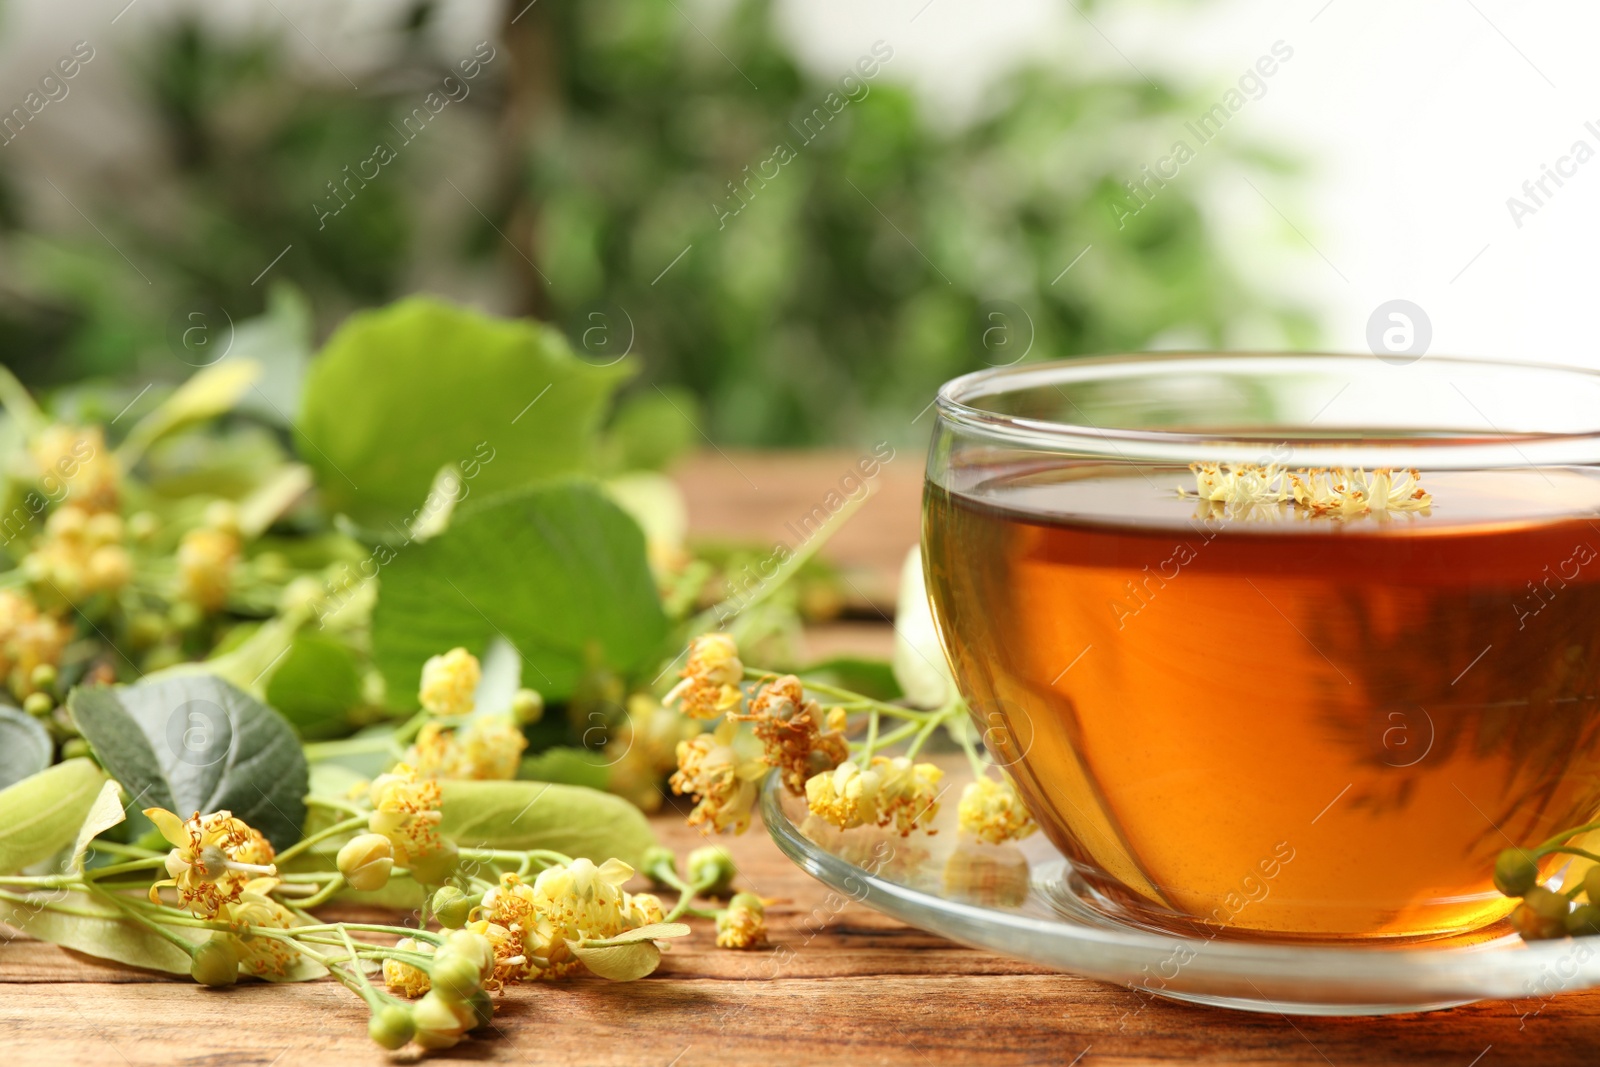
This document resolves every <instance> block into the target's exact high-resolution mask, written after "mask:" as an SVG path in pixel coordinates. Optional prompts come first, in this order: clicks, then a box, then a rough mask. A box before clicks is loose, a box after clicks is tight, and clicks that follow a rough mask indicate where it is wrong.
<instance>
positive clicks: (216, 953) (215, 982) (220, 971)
mask: <svg viewBox="0 0 1600 1067" xmlns="http://www.w3.org/2000/svg"><path fill="white" fill-rule="evenodd" d="M189 974H190V976H191V977H193V978H194V980H195V981H196V982H199V983H200V984H201V985H208V986H214V987H220V986H230V985H233V983H235V982H237V981H238V980H239V950H238V949H237V948H235V947H234V943H233V937H232V935H230V934H222V933H214V934H212V935H211V936H210V937H209V938H207V939H206V940H205V941H203V942H201V943H200V946H199V947H198V948H196V949H195V950H194V962H193V963H191V964H190V965H189Z"/></svg>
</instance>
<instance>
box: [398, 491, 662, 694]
mask: <svg viewBox="0 0 1600 1067" xmlns="http://www.w3.org/2000/svg"><path fill="white" fill-rule="evenodd" d="M380 583H381V591H380V593H379V596H378V604H377V607H376V608H375V609H374V611H373V615H372V654H373V659H374V661H375V662H376V663H377V665H378V668H379V670H380V671H382V673H383V677H384V680H385V681H386V682H387V683H388V692H389V701H390V703H391V704H395V705H399V706H407V705H410V706H415V703H416V691H417V678H418V674H419V672H420V670H421V668H422V664H423V663H424V662H425V661H426V660H427V658H428V657H429V656H433V655H437V654H439V653H441V652H444V651H445V650H447V649H450V648H454V647H456V646H458V645H459V646H462V647H465V648H466V649H468V650H469V651H471V652H474V653H478V654H482V653H483V652H484V650H485V649H486V648H487V647H488V646H489V644H490V642H491V641H492V640H493V639H494V638H496V637H503V638H505V639H506V640H507V641H509V642H510V643H511V644H512V645H513V646H514V647H515V648H516V650H517V652H518V653H520V654H521V656H522V682H523V684H524V685H529V686H532V687H533V688H535V689H537V690H539V691H540V692H541V693H543V694H544V697H545V699H546V700H549V701H561V700H565V699H566V698H568V697H570V696H571V695H572V693H573V691H574V690H575V689H576V688H577V684H578V681H579V679H580V678H581V677H582V676H583V675H584V674H585V673H586V672H587V671H589V670H592V669H594V668H595V667H597V666H603V667H608V668H610V669H612V670H614V671H616V672H618V673H619V674H622V675H625V676H626V675H639V674H641V673H642V672H644V671H647V670H649V669H650V668H651V667H652V666H653V665H654V664H655V663H657V662H658V661H659V660H660V658H661V653H662V649H663V644H664V642H665V639H666V634H667V619H666V615H665V614H664V613H663V612H662V610H661V599H660V597H659V595H658V594H657V592H656V586H655V580H654V579H653V578H652V577H651V575H650V567H649V564H648V562H647V561H646V558H645V543H644V536H643V534H641V533H640V531H639V527H638V526H637V525H636V524H635V523H634V522H633V520H632V519H630V518H628V516H627V515H626V514H624V513H623V512H622V510H621V509H619V508H618V507H617V506H616V505H615V504H613V503H611V502H610V501H609V500H607V499H606V498H605V497H604V496H603V495H602V494H601V493H600V492H599V491H598V490H597V489H595V488H593V487H592V486H589V485H585V484H581V483H577V482H567V483H563V484H559V485H552V486H545V487H542V488H538V489H530V490H525V491H523V492H519V493H514V494H508V495H505V496H501V497H497V498H495V499H494V500H491V501H485V502H484V503H482V504H480V505H478V506H476V507H471V508H467V509H464V510H463V511H462V512H461V513H460V514H458V515H457V516H456V517H455V519H454V520H453V521H452V522H451V524H450V528H449V529H448V530H446V531H445V532H444V533H442V534H440V535H439V536H438V537H436V538H434V539H432V540H430V541H427V542H424V543H421V544H413V545H409V546H407V547H405V548H403V549H399V550H397V551H396V552H395V553H394V559H393V562H391V563H389V564H388V565H387V566H385V567H384V568H383V571H382V577H381V579H380Z"/></svg>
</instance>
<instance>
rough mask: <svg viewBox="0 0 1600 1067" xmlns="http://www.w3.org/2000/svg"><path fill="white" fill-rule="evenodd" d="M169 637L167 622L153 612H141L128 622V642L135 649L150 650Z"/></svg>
mask: <svg viewBox="0 0 1600 1067" xmlns="http://www.w3.org/2000/svg"><path fill="white" fill-rule="evenodd" d="M166 635H167V621H166V620H165V619H163V618H162V617H161V616H160V615H157V614H156V613H155V612H153V611H141V612H140V613H139V614H137V615H135V616H134V617H133V618H131V619H129V620H128V641H129V643H130V644H132V645H133V646H134V647H135V648H149V647H150V646H151V645H153V644H155V643H156V642H157V641H159V640H161V639H162V638H163V637H165V636H166Z"/></svg>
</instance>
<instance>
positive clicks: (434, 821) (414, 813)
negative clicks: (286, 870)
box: [345, 763, 458, 884]
mask: <svg viewBox="0 0 1600 1067" xmlns="http://www.w3.org/2000/svg"><path fill="white" fill-rule="evenodd" d="M367 798H368V799H369V800H370V801H371V802H372V808H373V811H372V814H371V815H369V816H368V817H367V828H368V829H369V830H370V831H371V832H372V833H373V834H376V835H380V836H382V837H384V838H386V839H387V840H388V842H389V846H390V848H391V849H392V850H393V853H392V858H393V860H394V861H395V862H396V863H399V864H401V865H403V866H405V867H406V868H408V869H409V870H410V871H411V874H412V876H413V877H414V878H416V880H417V881H419V882H424V883H430V884H438V883H441V882H443V881H444V879H445V878H446V877H448V876H449V874H450V873H451V871H453V870H454V869H455V865H456V856H457V851H458V850H457V847H456V845H455V844H454V843H453V842H451V841H450V840H449V839H448V838H445V837H443V836H441V835H440V833H439V819H440V816H439V803H440V801H441V799H442V794H441V793H440V791H439V785H438V783H437V782H433V781H430V780H428V779H425V778H423V777H422V776H421V775H419V774H418V773H417V770H416V768H415V767H412V766H410V765H408V764H405V763H397V764H395V767H394V769H393V770H392V771H390V772H389V773H387V774H380V775H378V777H377V778H375V779H373V781H372V785H371V786H370V787H369V788H368V790H367ZM356 840H357V841H360V840H362V838H356ZM352 844H354V842H352ZM347 847H348V846H347ZM379 851H380V855H378V856H375V857H363V858H366V859H367V861H368V863H369V864H370V863H372V862H376V861H377V860H378V859H381V858H382V857H381V850H379ZM357 867H359V864H357V865H355V866H353V868H352V869H357ZM345 873H346V877H347V878H348V877H349V872H345Z"/></svg>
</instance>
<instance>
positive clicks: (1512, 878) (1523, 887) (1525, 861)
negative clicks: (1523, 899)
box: [1494, 848, 1539, 897]
mask: <svg viewBox="0 0 1600 1067" xmlns="http://www.w3.org/2000/svg"><path fill="white" fill-rule="evenodd" d="M1538 882H1539V865H1538V864H1537V863H1535V862H1534V860H1533V857H1532V856H1530V855H1529V854H1528V853H1527V852H1524V851H1523V850H1522V849H1520V848H1508V849H1505V850H1504V851H1502V852H1501V853H1500V855H1498V856H1496V857H1495V861H1494V887H1495V888H1496V889H1498V890H1500V892H1502V893H1504V894H1505V895H1506V896H1508V897H1520V896H1523V895H1524V894H1526V893H1527V892H1528V890H1530V889H1532V888H1533V887H1534V886H1535V885H1537V884H1538Z"/></svg>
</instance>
